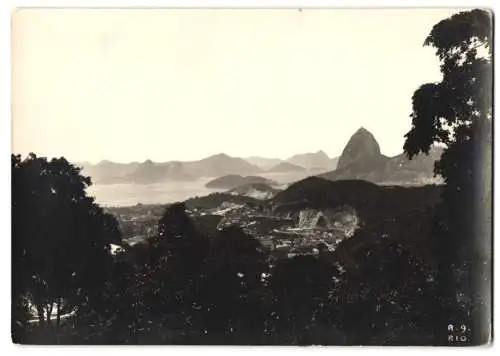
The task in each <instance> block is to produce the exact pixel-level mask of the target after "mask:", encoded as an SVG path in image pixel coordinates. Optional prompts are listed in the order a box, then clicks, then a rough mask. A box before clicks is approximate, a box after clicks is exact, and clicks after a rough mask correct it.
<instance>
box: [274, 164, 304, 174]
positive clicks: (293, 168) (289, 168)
mask: <svg viewBox="0 0 500 356" xmlns="http://www.w3.org/2000/svg"><path fill="white" fill-rule="evenodd" d="M305 170H306V169H305V168H304V167H301V166H298V165H296V164H293V163H290V162H281V163H279V164H277V165H276V166H274V167H272V168H271V169H269V170H268V172H270V173H284V172H304V171H305Z"/></svg>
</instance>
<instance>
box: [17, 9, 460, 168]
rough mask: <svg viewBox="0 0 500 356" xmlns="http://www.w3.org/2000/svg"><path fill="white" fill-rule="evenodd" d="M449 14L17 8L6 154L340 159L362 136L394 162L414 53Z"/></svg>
mask: <svg viewBox="0 0 500 356" xmlns="http://www.w3.org/2000/svg"><path fill="white" fill-rule="evenodd" d="M455 12H457V11H456V10H451V9H428V10H423V9H420V10H410V9H406V10H380V9H379V10H339V9H336V10H310V9H305V10H303V11H301V12H299V11H298V10H292V9H288V10H285V9H280V10H187V9H184V10H102V9H101V10H76V9H73V10H21V11H18V12H17V13H16V14H15V15H14V16H13V29H12V36H13V39H12V53H13V60H12V63H13V78H12V80H13V89H12V95H13V107H12V108H13V131H14V132H13V146H14V147H13V151H14V152H16V153H22V154H27V153H28V152H32V151H33V152H35V153H37V154H39V155H44V156H49V157H52V156H61V155H64V156H65V157H67V158H68V159H70V160H73V161H91V162H97V161H100V160H102V159H110V160H114V161H121V162H127V161H144V160H145V159H147V158H150V159H152V160H154V161H167V160H173V159H178V160H190V159H199V158H202V157H205V156H208V155H211V154H214V153H220V152H225V153H227V154H229V155H233V156H251V155H259V156H267V157H280V158H287V157H288V156H290V155H292V154H295V153H304V152H314V151H317V150H320V149H322V150H324V151H325V152H326V153H327V154H328V155H330V156H331V157H333V156H337V155H339V154H340V153H341V151H342V149H343V147H344V146H345V144H346V143H347V141H348V140H349V137H350V136H351V135H352V134H353V133H354V132H355V131H356V130H357V129H358V128H359V127H361V126H363V127H365V128H367V129H368V130H370V131H371V132H372V133H373V134H374V135H375V137H376V139H377V140H378V141H379V144H380V146H381V149H382V153H384V154H387V155H395V154H398V153H400V152H401V151H402V145H403V135H404V134H405V133H406V132H407V131H408V130H409V128H410V118H409V114H410V112H411V96H412V94H413V92H414V91H415V89H417V88H418V86H419V85H421V84H423V83H426V82H429V81H438V80H440V77H441V76H440V73H439V67H438V61H437V58H436V57H435V55H434V50H433V49H432V48H425V47H423V46H422V45H423V42H424V40H425V38H426V36H427V35H428V33H429V31H430V30H431V28H432V26H433V25H434V24H435V23H437V22H439V21H440V20H442V19H444V18H446V17H448V16H450V15H451V14H453V13H455Z"/></svg>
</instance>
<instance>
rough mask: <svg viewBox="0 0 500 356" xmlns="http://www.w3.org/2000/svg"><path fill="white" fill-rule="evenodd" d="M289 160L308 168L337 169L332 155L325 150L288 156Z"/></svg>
mask: <svg viewBox="0 0 500 356" xmlns="http://www.w3.org/2000/svg"><path fill="white" fill-rule="evenodd" d="M287 161H288V162H290V163H293V164H295V165H297V166H301V167H304V168H306V169H313V170H317V169H335V166H332V162H331V160H330V157H328V155H327V154H326V153H325V152H323V151H318V152H315V153H303V154H297V155H294V156H292V157H290V158H288V159H287Z"/></svg>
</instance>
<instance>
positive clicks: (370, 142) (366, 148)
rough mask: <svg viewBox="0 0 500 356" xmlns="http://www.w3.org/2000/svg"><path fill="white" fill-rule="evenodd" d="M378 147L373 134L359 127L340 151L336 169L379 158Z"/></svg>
mask: <svg viewBox="0 0 500 356" xmlns="http://www.w3.org/2000/svg"><path fill="white" fill-rule="evenodd" d="M380 155H381V153H380V146H379V144H378V142H377V140H376V139H375V137H374V136H373V134H372V133H371V132H370V131H368V130H367V129H365V128H364V127H361V128H360V129H359V130H358V131H356V132H355V133H354V135H352V136H351V138H350V139H349V142H348V143H347V145H346V146H345V148H344V150H343V151H342V155H341V156H340V158H339V162H338V165H337V169H342V168H344V167H347V166H349V165H350V164H351V163H353V162H356V161H359V160H364V159H367V158H368V159H369V158H374V157H378V156H380Z"/></svg>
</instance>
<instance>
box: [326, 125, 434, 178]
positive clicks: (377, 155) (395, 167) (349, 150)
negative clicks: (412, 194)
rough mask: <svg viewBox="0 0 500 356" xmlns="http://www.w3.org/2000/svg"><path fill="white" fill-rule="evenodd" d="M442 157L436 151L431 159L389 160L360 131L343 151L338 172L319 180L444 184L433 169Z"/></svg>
mask: <svg viewBox="0 0 500 356" xmlns="http://www.w3.org/2000/svg"><path fill="white" fill-rule="evenodd" d="M441 154H442V149H440V148H438V147H434V148H432V150H431V152H430V154H429V155H428V156H427V155H424V154H420V155H418V156H416V157H414V158H413V159H412V160H409V159H408V158H407V157H406V155H405V154H400V155H397V156H395V157H387V156H385V155H383V154H382V153H381V152H380V146H379V144H378V142H377V140H376V139H375V137H374V136H373V135H372V134H371V133H370V132H369V131H368V130H366V129H365V128H360V129H359V130H358V131H356V133H354V135H353V136H352V137H351V139H350V140H349V142H348V143H347V145H346V147H345V148H344V150H343V151H342V155H341V156H340V158H339V160H338V165H337V169H336V170H333V171H330V172H327V173H324V174H321V175H319V177H322V178H325V179H329V180H350V179H362V180H366V181H370V182H374V183H378V184H396V185H422V184H428V183H440V179H439V178H436V177H434V176H433V167H434V162H435V161H436V160H437V159H439V157H440V156H441Z"/></svg>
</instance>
